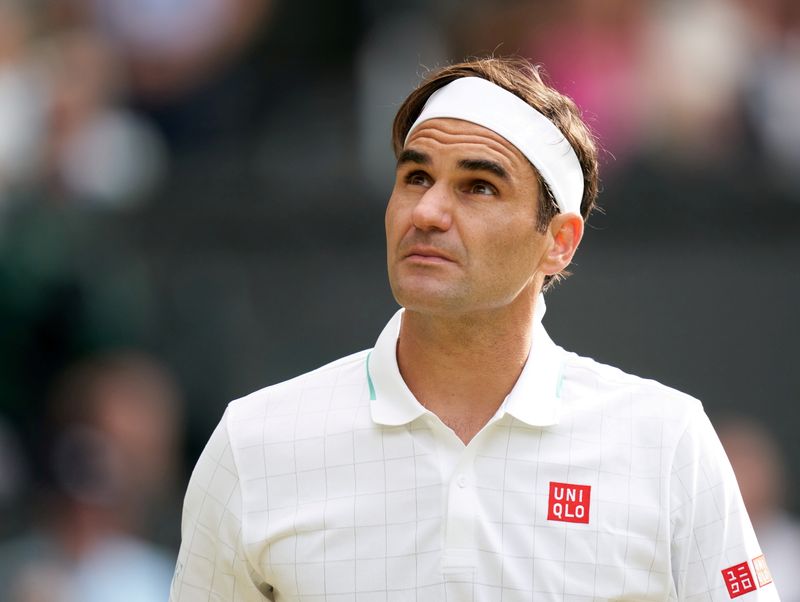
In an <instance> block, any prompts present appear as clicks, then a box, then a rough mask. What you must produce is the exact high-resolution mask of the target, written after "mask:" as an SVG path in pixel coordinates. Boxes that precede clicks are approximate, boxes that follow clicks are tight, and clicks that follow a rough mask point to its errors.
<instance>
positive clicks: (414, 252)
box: [403, 245, 455, 263]
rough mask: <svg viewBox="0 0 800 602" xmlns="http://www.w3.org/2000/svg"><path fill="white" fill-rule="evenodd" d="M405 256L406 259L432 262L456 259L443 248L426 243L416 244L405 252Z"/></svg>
mask: <svg viewBox="0 0 800 602" xmlns="http://www.w3.org/2000/svg"><path fill="white" fill-rule="evenodd" d="M403 257H404V258H405V259H412V260H416V261H424V262H430V263H444V262H454V261H455V260H454V259H453V258H452V257H450V255H448V254H447V253H446V252H444V251H442V250H441V249H437V248H436V247H429V246H424V245H414V246H413V247H411V248H409V249H408V250H407V251H406V252H405V253H404V254H403Z"/></svg>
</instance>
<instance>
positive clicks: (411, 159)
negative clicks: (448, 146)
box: [397, 148, 509, 180]
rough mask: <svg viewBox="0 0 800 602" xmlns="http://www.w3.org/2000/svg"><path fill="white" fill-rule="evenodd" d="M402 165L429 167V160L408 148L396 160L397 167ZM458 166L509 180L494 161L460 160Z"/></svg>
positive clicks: (424, 155)
mask: <svg viewBox="0 0 800 602" xmlns="http://www.w3.org/2000/svg"><path fill="white" fill-rule="evenodd" d="M404 163H417V164H419V165H430V163H431V158H430V155H428V154H427V153H423V152H420V151H416V150H414V149H411V148H408V149H406V150H404V151H403V152H402V153H400V156H399V157H398V158H397V166H398V167H399V166H400V165H403V164H404ZM458 166H459V167H460V168H461V169H466V170H468V171H488V172H490V173H493V174H494V175H496V176H497V177H498V178H502V179H503V180H508V179H509V176H508V172H507V171H506V170H505V168H503V166H502V165H500V164H499V163H495V162H494V161H489V160H488V159H461V160H460V161H459V162H458Z"/></svg>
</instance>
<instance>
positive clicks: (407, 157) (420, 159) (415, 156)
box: [397, 148, 431, 167]
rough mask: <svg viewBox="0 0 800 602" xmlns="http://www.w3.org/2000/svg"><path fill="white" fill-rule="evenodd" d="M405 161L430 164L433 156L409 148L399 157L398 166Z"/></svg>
mask: <svg viewBox="0 0 800 602" xmlns="http://www.w3.org/2000/svg"><path fill="white" fill-rule="evenodd" d="M403 163H419V164H420V165H430V163H431V158H430V156H429V155H427V154H425V153H421V152H419V151H415V150H413V149H411V148H407V149H406V150H404V151H403V152H402V153H400V156H399V157H398V158H397V166H398V167H400V166H401V165H402V164H403Z"/></svg>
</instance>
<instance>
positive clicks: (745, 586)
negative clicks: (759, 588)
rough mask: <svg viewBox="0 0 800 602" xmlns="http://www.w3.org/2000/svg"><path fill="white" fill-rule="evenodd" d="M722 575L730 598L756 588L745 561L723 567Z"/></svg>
mask: <svg viewBox="0 0 800 602" xmlns="http://www.w3.org/2000/svg"><path fill="white" fill-rule="evenodd" d="M722 577H723V578H724V579H725V586H726V587H727V588H728V595H730V597H731V598H737V597H739V596H741V595H744V594H746V593H747V592H752V591H753V590H755V589H756V583H755V581H753V574H752V573H751V572H750V566H749V565H748V564H747V563H746V562H742V563H741V564H737V565H734V566H732V567H729V568H727V569H723V570H722Z"/></svg>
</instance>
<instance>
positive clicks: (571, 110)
mask: <svg viewBox="0 0 800 602" xmlns="http://www.w3.org/2000/svg"><path fill="white" fill-rule="evenodd" d="M461 77H481V78H483V79H486V80H489V81H490V82H492V83H493V84H496V85H498V86H500V87H501V88H505V89H506V90H508V91H509V92H511V93H512V94H515V95H516V96H518V97H519V98H521V99H522V100H524V101H525V102H526V103H528V104H529V105H530V106H532V107H533V108H534V109H536V110H537V111H539V112H540V113H542V114H543V115H544V116H545V117H547V118H548V119H550V121H552V122H553V123H554V124H555V125H556V127H558V129H559V130H560V131H561V133H562V134H564V137H565V138H566V139H567V140H568V141H569V143H570V145H571V146H572V148H573V149H575V153H576V154H577V155H578V160H579V161H580V164H581V170H582V171H583V198H582V199H581V215H582V217H583V219H584V221H586V219H587V218H588V217H589V214H590V213H591V212H592V209H594V207H595V200H596V198H597V192H598V187H599V178H598V166H597V143H596V142H595V138H594V135H593V134H592V132H591V130H590V129H589V127H588V126H587V125H586V124H585V123H584V122H583V120H582V119H581V115H580V111H579V109H578V107H577V105H576V104H575V103H574V102H573V100H572V99H571V98H569V97H568V96H565V95H564V94H561V93H560V92H559V91H558V90H555V89H554V88H552V87H550V86H549V85H548V84H547V83H546V82H545V81H544V78H543V75H542V72H541V69H540V67H539V66H538V65H534V64H533V63H531V62H530V61H528V60H527V59H523V58H516V57H513V58H510V57H488V58H476V59H473V60H470V61H466V62H463V63H458V64H455V65H450V66H447V67H444V68H443V69H440V70H438V71H434V72H432V73H430V74H428V75H427V76H426V77H425V79H424V80H423V82H422V84H420V86H419V87H418V88H417V89H416V90H414V91H413V92H412V93H411V94H410V95H409V96H408V98H406V99H405V101H404V102H403V104H402V105H401V106H400V110H398V111H397V115H396V116H395V118H394V125H393V126H392V145H393V147H394V153H395V156H399V155H400V153H401V152H402V150H403V143H404V142H405V139H406V136H407V135H408V131H409V130H410V129H411V126H412V125H413V123H414V121H415V120H416V119H417V117H418V116H419V114H420V112H421V111H422V108H423V107H424V106H425V103H426V102H427V100H428V98H429V97H430V95H431V94H433V93H434V92H435V91H436V90H438V89H439V88H442V87H444V86H446V85H447V84H449V83H450V82H452V81H453V80H456V79H459V78H461ZM531 167H533V165H531ZM533 169H534V171H536V175H537V177H538V178H539V186H540V191H539V211H538V219H537V229H538V230H539V232H544V231H545V230H546V229H547V227H548V225H549V224H550V220H552V219H553V217H555V216H556V215H557V214H558V212H559V209H558V205H557V204H556V201H555V198H554V197H553V194H552V192H551V191H550V189H549V187H548V186H547V183H546V182H545V181H544V179H543V178H542V177H541V176H540V175H539V172H538V171H537V170H536V168H535V167H533ZM565 275H566V274H565ZM550 280H551V277H548V278H547V279H546V280H545V284H546V285H547V284H548V283H549V281H550Z"/></svg>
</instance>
